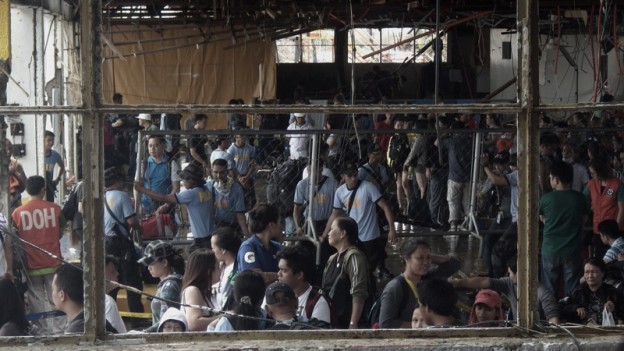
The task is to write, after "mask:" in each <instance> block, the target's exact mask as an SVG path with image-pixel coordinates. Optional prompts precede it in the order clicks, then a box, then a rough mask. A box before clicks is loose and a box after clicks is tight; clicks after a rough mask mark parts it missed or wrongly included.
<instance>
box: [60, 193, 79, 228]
mask: <svg viewBox="0 0 624 351" xmlns="http://www.w3.org/2000/svg"><path fill="white" fill-rule="evenodd" d="M77 190H78V184H76V185H75V186H74V187H73V188H72V189H71V191H70V192H69V194H67V196H66V197H65V201H63V206H62V207H61V213H62V214H63V218H65V219H66V220H68V221H73V220H74V215H75V214H76V212H78V191H77Z"/></svg>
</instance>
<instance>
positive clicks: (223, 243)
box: [212, 227, 241, 257]
mask: <svg viewBox="0 0 624 351" xmlns="http://www.w3.org/2000/svg"><path fill="white" fill-rule="evenodd" d="M212 237H213V238H215V244H217V246H219V247H220V248H222V249H223V250H225V251H228V252H230V253H232V254H233V255H234V257H236V255H237V254H238V249H239V248H240V246H241V239H240V237H239V236H238V233H237V232H236V230H235V229H234V228H232V227H221V228H219V229H217V230H215V231H214V232H213V233H212Z"/></svg>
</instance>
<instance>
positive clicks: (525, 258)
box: [517, 0, 539, 328]
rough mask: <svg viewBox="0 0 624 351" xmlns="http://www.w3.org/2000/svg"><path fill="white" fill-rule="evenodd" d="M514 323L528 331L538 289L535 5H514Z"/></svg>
mask: <svg viewBox="0 0 624 351" xmlns="http://www.w3.org/2000/svg"><path fill="white" fill-rule="evenodd" d="M517 12H518V34H519V35H518V40H519V42H518V48H519V50H518V51H519V52H518V54H519V60H518V62H519V65H518V77H519V80H518V101H519V103H520V105H521V107H522V112H521V113H520V114H519V116H518V137H519V138H518V146H519V150H518V153H519V159H518V178H519V189H518V191H519V194H520V197H519V199H518V202H519V203H518V207H519V211H518V297H519V298H518V317H517V318H518V322H519V324H520V326H521V327H524V328H531V327H532V326H533V324H534V322H535V321H536V320H538V318H539V317H537V316H535V315H534V312H533V311H536V310H537V308H536V306H537V285H538V279H537V277H538V275H537V267H538V262H537V259H538V249H539V248H538V230H539V228H538V206H539V202H538V192H537V190H538V189H537V184H538V176H537V175H538V167H539V162H538V161H539V159H538V155H539V122H538V120H539V116H538V114H537V113H536V112H535V107H537V106H538V105H539V81H538V77H539V72H538V71H537V70H538V69H539V64H538V50H539V48H538V42H537V41H538V34H539V33H538V30H537V29H538V28H537V25H538V20H539V18H538V1H537V0H519V1H518V9H517Z"/></svg>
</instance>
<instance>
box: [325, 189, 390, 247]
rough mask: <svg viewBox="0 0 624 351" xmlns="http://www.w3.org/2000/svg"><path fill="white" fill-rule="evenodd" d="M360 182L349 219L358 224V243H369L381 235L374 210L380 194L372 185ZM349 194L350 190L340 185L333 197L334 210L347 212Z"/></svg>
mask: <svg viewBox="0 0 624 351" xmlns="http://www.w3.org/2000/svg"><path fill="white" fill-rule="evenodd" d="M360 182H361V184H360V186H359V187H358V188H357V191H356V193H355V197H354V198H353V206H351V212H350V213H349V217H351V218H353V219H354V220H355V221H356V222H357V224H358V232H359V233H358V237H359V238H360V241H371V240H375V239H377V238H379V237H380V235H381V234H380V232H379V224H378V223H377V209H376V208H375V206H377V201H379V200H380V199H381V193H380V192H379V190H378V189H377V187H376V186H375V185H374V184H373V183H371V182H367V181H365V180H361V181H360ZM351 192H352V190H351V189H348V188H347V184H343V185H341V186H340V187H339V188H338V189H337V190H336V195H335V196H334V208H335V209H338V210H342V211H345V212H347V209H348V205H349V199H350V197H351Z"/></svg>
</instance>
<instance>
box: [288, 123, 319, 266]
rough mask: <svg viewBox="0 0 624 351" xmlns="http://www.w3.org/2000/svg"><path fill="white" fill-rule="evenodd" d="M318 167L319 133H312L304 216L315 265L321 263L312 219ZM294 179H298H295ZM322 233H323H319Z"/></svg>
mask: <svg viewBox="0 0 624 351" xmlns="http://www.w3.org/2000/svg"><path fill="white" fill-rule="evenodd" d="M318 167H319V134H313V135H312V153H311V154H310V167H308V173H309V174H308V180H309V182H308V199H309V201H308V206H307V210H308V215H307V217H306V222H307V224H308V225H307V227H308V231H307V234H308V237H310V240H311V241H312V243H314V245H315V246H316V265H317V266H318V265H319V264H320V263H321V243H320V242H319V241H318V240H317V238H318V235H319V234H318V233H316V228H315V227H314V220H312V215H313V213H314V209H313V208H314V206H313V202H314V193H315V191H314V188H315V187H316V182H317V181H318V179H317V178H318V177H317V174H318ZM295 181H297V182H298V181H299V180H298V179H296V180H295ZM320 234H323V233H320Z"/></svg>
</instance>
